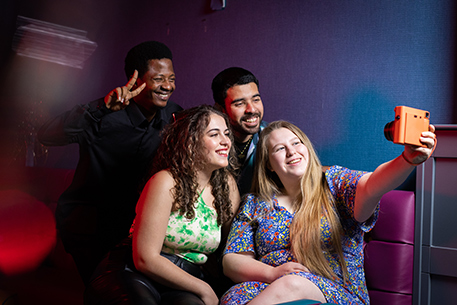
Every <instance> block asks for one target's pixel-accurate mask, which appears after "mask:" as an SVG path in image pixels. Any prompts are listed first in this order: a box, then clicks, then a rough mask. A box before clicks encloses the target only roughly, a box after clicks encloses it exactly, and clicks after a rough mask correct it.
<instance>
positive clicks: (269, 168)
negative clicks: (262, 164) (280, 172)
mask: <svg viewBox="0 0 457 305" xmlns="http://www.w3.org/2000/svg"><path fill="white" fill-rule="evenodd" d="M267 169H268V170H269V171H270V172H273V173H274V172H275V171H274V170H273V168H272V167H271V165H270V161H268V162H267Z"/></svg>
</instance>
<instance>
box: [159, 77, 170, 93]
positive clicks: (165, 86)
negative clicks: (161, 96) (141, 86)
mask: <svg viewBox="0 0 457 305" xmlns="http://www.w3.org/2000/svg"><path fill="white" fill-rule="evenodd" d="M160 87H162V89H165V90H167V91H171V88H172V85H171V82H170V80H168V79H166V80H164V81H163V83H162V84H161V86H160Z"/></svg>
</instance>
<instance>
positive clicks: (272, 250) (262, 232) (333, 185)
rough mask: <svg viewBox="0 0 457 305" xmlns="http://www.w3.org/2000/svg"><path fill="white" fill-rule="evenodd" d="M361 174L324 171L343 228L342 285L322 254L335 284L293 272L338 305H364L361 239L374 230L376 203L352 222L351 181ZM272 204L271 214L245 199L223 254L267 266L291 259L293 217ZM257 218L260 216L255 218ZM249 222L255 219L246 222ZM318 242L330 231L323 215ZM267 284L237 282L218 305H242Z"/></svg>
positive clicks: (265, 206) (344, 170)
mask: <svg viewBox="0 0 457 305" xmlns="http://www.w3.org/2000/svg"><path fill="white" fill-rule="evenodd" d="M365 173H366V172H361V171H353V170H349V169H347V168H343V167H340V166H332V167H331V168H330V169H329V170H327V172H326V173H325V176H326V179H327V182H328V185H329V187H330V191H331V193H332V194H333V197H334V198H335V203H336V208H337V210H338V213H339V215H340V221H341V224H342V226H343V230H344V235H343V239H342V247H343V254H344V258H345V260H346V264H347V268H348V273H349V281H348V283H344V282H343V280H342V270H341V267H340V265H339V264H338V260H337V257H336V255H334V254H331V253H327V252H326V253H325V255H326V257H327V259H328V260H329V262H330V266H331V268H332V269H333V271H334V272H335V274H336V275H337V276H338V278H337V279H336V280H334V281H332V280H329V279H327V278H325V277H322V276H318V275H315V274H313V273H309V272H294V273H293V274H296V275H299V276H303V277H305V278H307V279H308V280H310V281H311V282H313V283H314V284H315V285H316V286H317V287H319V289H320V290H321V291H322V293H323V294H324V296H325V298H326V300H327V302H331V303H336V304H341V305H343V304H344V305H347V304H369V303H370V301H369V297H368V292H367V288H366V283H365V272H364V269H363V235H364V232H368V231H369V230H371V228H372V227H373V226H374V224H375V222H376V220H377V217H378V211H379V204H378V207H377V208H376V211H375V213H374V215H373V216H372V217H371V218H370V219H369V220H367V221H366V222H364V223H359V222H357V221H356V220H355V219H354V216H353V215H354V212H353V206H354V199H355V191H356V187H357V182H358V181H359V179H360V178H361V177H362V176H363V175H364V174H365ZM272 202H273V210H271V208H270V206H271V204H269V203H267V202H264V201H261V200H259V199H257V198H256V197H254V196H253V195H252V194H250V195H248V196H247V197H246V198H245V200H244V204H243V206H242V207H241V208H240V210H239V212H238V214H237V216H236V218H235V220H234V222H233V224H232V227H231V230H230V235H229V238H228V243H227V246H226V249H225V251H224V253H225V254H227V253H237V252H253V253H254V254H255V256H256V258H257V259H258V260H260V261H262V262H264V263H266V264H268V265H271V266H279V265H281V264H284V263H286V262H288V261H296V260H295V258H294V257H293V255H292V253H291V252H290V235H289V233H290V232H289V229H290V225H291V223H292V220H293V218H294V214H293V213H290V212H289V211H287V210H286V209H285V208H284V207H282V206H280V205H279V204H278V201H277V198H276V196H274V197H273V199H272ZM270 210H271V211H270ZM259 215H263V216H260V217H258V216H259ZM253 219H255V220H254V221H252V220H253ZM321 238H322V242H323V243H324V244H327V245H328V244H329V241H330V232H329V226H328V222H327V220H326V219H325V217H323V218H322V220H321ZM267 286H268V284H267V283H262V282H255V281H251V282H243V283H239V284H237V285H235V286H233V287H232V288H230V289H229V290H228V291H227V292H226V293H225V294H224V296H223V297H222V298H221V304H230V305H231V304H246V303H248V302H249V301H250V300H252V299H253V298H254V297H255V296H257V295H258V294H259V293H260V292H262V290H263V289H265V288H266V287H267Z"/></svg>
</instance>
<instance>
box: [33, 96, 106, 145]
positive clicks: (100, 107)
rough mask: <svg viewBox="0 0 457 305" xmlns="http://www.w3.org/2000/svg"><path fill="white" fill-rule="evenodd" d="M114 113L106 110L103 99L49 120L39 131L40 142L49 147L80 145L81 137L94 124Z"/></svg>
mask: <svg viewBox="0 0 457 305" xmlns="http://www.w3.org/2000/svg"><path fill="white" fill-rule="evenodd" d="M109 113H112V111H111V110H109V109H108V108H106V106H105V102H104V101H103V99H98V100H95V101H93V102H90V103H89V104H86V105H78V106H75V107H74V108H73V109H71V110H69V111H67V112H64V113H63V114H61V115H59V116H57V117H55V118H53V119H51V120H49V121H48V122H46V123H45V124H44V125H43V126H41V128H40V129H39V130H38V140H39V141H40V142H41V143H42V144H43V145H47V146H63V145H67V144H71V143H78V142H79V141H78V139H79V136H80V135H81V134H82V132H84V130H86V129H87V128H89V127H90V126H91V125H92V124H96V123H98V122H99V121H100V119H101V118H102V117H103V116H104V115H106V114H109Z"/></svg>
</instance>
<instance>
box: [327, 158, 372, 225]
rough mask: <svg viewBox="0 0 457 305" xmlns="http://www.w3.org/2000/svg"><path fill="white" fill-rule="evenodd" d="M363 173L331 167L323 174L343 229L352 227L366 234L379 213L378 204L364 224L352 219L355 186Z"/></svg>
mask: <svg viewBox="0 0 457 305" xmlns="http://www.w3.org/2000/svg"><path fill="white" fill-rule="evenodd" d="M367 173H368V172H365V171H357V170H350V169H347V168H344V167H341V166H332V167H330V169H328V170H327V171H326V173H325V176H326V178H327V182H328V185H329V188H330V191H331V193H332V195H333V197H334V199H335V204H336V207H337V209H338V212H339V214H340V219H341V221H342V225H343V227H346V228H348V226H350V227H353V226H354V225H356V226H360V228H361V229H362V230H363V231H365V232H367V231H369V230H371V228H372V227H373V226H374V224H375V222H376V220H377V218H378V211H379V204H378V206H377V207H376V210H375V212H374V214H373V215H372V216H371V217H370V218H369V219H368V220H367V221H365V222H364V223H362V224H360V223H358V222H357V221H356V220H355V218H354V202H355V193H356V190H357V184H358V182H359V180H360V178H361V177H362V176H363V175H365V174H367Z"/></svg>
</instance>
